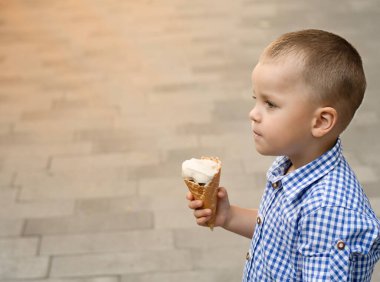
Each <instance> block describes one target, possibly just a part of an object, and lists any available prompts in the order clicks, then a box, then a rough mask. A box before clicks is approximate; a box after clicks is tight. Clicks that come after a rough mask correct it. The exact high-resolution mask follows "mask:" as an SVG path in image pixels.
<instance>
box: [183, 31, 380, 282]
mask: <svg viewBox="0 0 380 282" xmlns="http://www.w3.org/2000/svg"><path fill="white" fill-rule="evenodd" d="M252 82H253V98H254V99H255V101H256V103H255V106H254V108H253V109H252V111H251V112H250V114H249V116H250V119H251V124H252V133H253V138H254V142H255V146H256V149H257V151H258V152H259V153H261V154H263V155H277V156H281V157H278V158H277V159H276V160H275V161H274V163H273V164H272V167H271V168H270V169H269V171H268V173H267V185H266V189H265V193H264V196H263V198H262V201H261V204H260V208H259V209H258V210H256V209H244V208H240V207H237V206H233V205H230V203H229V200H228V195H227V191H226V189H225V188H222V187H220V188H219V192H218V209H217V215H216V222H215V226H220V227H223V228H224V229H226V230H229V231H232V232H235V233H237V234H240V235H242V236H245V237H247V238H252V241H251V245H250V249H249V251H248V253H247V257H246V258H247V260H246V264H245V268H244V274H243V281H258V282H265V281H281V282H282V281H304V282H305V281H360V282H364V281H370V279H371V275H372V272H373V268H374V265H375V263H376V261H377V260H378V259H379V257H380V237H379V235H380V222H379V220H378V219H377V217H376V215H375V213H374V211H373V210H372V208H371V206H370V203H369V201H368V199H367V197H366V196H365V194H364V192H363V189H362V187H361V186H360V184H359V182H358V180H357V179H356V177H355V175H354V173H353V171H352V170H351V168H350V167H349V165H348V163H347V162H346V160H345V158H344V157H343V155H342V149H341V141H340V139H339V135H340V134H341V133H342V132H343V131H344V129H345V128H346V127H347V125H348V124H349V123H350V121H351V119H352V117H353V116H354V114H355V111H356V110H357V108H358V107H359V105H360V104H361V102H362V99H363V95H364V92H365V88H366V80H365V75H364V71H363V67H362V61H361V58H360V55H359V54H358V52H357V51H356V50H355V48H354V47H353V46H352V45H351V44H350V43H348V42H347V41H346V40H345V39H343V38H341V37H339V36H337V35H335V34H332V33H329V32H325V31H321V30H302V31H298V32H291V33H287V34H284V35H283V36H281V37H280V38H278V39H277V40H275V41H274V42H273V43H271V44H270V45H269V46H268V47H267V48H266V49H265V50H264V52H263V54H262V55H261V57H260V59H259V62H258V64H257V65H256V67H255V68H254V70H253V73H252ZM187 199H188V200H189V207H190V208H191V209H193V210H194V216H195V218H196V221H197V223H198V224H199V225H202V226H204V225H205V223H206V222H207V221H208V219H209V218H210V214H211V211H210V210H209V209H202V208H201V207H202V202H201V201H196V200H194V198H193V197H192V195H191V194H190V193H188V195H187Z"/></svg>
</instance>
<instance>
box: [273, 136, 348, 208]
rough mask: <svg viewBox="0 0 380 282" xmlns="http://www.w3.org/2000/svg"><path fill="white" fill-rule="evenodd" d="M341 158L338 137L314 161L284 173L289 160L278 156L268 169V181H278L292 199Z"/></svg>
mask: <svg viewBox="0 0 380 282" xmlns="http://www.w3.org/2000/svg"><path fill="white" fill-rule="evenodd" d="M341 158H342V146H341V141H340V139H339V138H338V140H337V142H336V143H335V145H334V147H332V148H331V149H330V150H329V151H327V152H326V153H324V154H323V155H321V156H320V157H318V158H317V159H315V160H314V161H312V162H310V163H308V164H306V165H304V166H303V167H300V168H298V169H297V170H295V171H293V172H291V173H289V174H286V175H285V173H286V171H287V169H288V168H289V167H290V165H291V161H290V159H289V158H288V157H286V156H282V157H278V158H277V159H276V161H275V162H274V163H273V165H272V167H271V168H270V169H269V171H268V173H267V179H268V181H269V182H270V183H278V185H281V187H282V188H283V189H284V191H285V194H286V197H287V198H288V199H289V200H292V199H294V198H298V196H299V195H301V194H303V193H302V192H303V190H305V188H307V187H309V186H310V184H311V183H313V182H315V181H316V180H318V179H320V178H322V177H323V176H325V175H326V174H327V173H328V172H329V171H331V170H332V169H333V168H334V167H335V166H336V165H337V164H338V163H339V161H340V159H341Z"/></svg>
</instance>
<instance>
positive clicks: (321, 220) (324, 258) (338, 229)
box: [298, 207, 379, 282]
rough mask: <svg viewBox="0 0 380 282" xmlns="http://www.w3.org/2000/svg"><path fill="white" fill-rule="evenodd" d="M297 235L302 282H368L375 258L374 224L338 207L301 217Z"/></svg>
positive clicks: (368, 219)
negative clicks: (358, 262) (300, 257)
mask: <svg viewBox="0 0 380 282" xmlns="http://www.w3.org/2000/svg"><path fill="white" fill-rule="evenodd" d="M299 231H300V236H299V242H298V252H299V253H300V254H301V256H302V281H313V282H314V281H363V282H364V281H369V278H368V277H370V274H371V273H372V271H373V267H374V264H375V263H376V261H377V259H378V256H379V250H378V249H376V248H377V247H376V248H375V247H374V246H377V245H378V244H377V243H375V242H376V241H377V240H378V238H379V226H378V225H377V222H376V221H375V220H372V219H371V218H369V217H368V216H366V215H363V214H358V213H356V212H355V211H352V210H349V209H345V208H342V207H326V208H323V209H319V210H318V211H316V212H314V213H312V214H310V215H308V216H307V217H305V218H304V219H303V220H302V222H301V224H300V230H299ZM357 261H360V264H357ZM359 266H360V267H359ZM368 273H369V275H368ZM367 279H368V280H367Z"/></svg>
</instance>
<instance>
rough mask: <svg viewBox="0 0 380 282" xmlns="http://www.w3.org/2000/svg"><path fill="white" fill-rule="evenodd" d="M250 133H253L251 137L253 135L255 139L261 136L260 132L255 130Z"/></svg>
mask: <svg viewBox="0 0 380 282" xmlns="http://www.w3.org/2000/svg"><path fill="white" fill-rule="evenodd" d="M252 132H253V135H254V136H255V137H261V136H262V135H261V133H260V131H257V130H255V129H253V130H252Z"/></svg>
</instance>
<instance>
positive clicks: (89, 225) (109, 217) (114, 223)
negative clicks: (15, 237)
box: [24, 211, 153, 235]
mask: <svg viewBox="0 0 380 282" xmlns="http://www.w3.org/2000/svg"><path fill="white" fill-rule="evenodd" d="M152 227H153V216H152V214H151V213H150V212H144V211H140V212H130V213H124V214H97V215H92V216H71V217H55V218H41V219H28V220H27V221H26V226H25V230H24V235H50V234H78V233H88V232H94V233H97V232H107V231H108V232H109V231H123V230H134V229H150V228H152Z"/></svg>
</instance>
